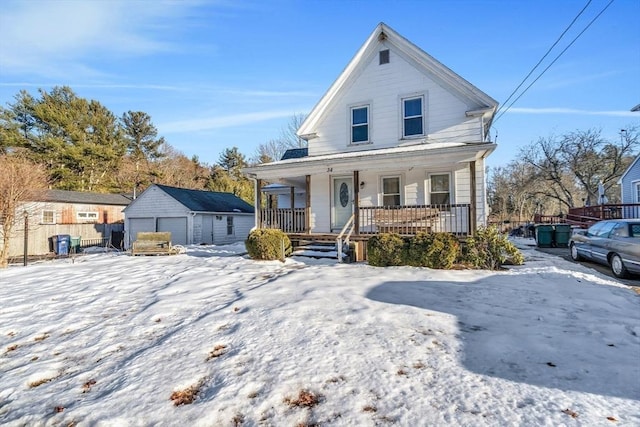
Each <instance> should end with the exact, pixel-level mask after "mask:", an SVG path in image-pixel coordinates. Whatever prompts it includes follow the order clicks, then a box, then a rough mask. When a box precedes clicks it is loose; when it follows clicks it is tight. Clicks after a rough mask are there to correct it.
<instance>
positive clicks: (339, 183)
mask: <svg viewBox="0 0 640 427" xmlns="http://www.w3.org/2000/svg"><path fill="white" fill-rule="evenodd" d="M331 205H332V206H331V211H332V214H333V215H332V217H333V218H332V221H331V230H332V231H340V230H341V229H342V227H344V225H345V224H346V223H347V221H348V220H349V218H350V217H351V214H352V213H353V178H347V177H345V178H334V179H333V197H332V200H331Z"/></svg>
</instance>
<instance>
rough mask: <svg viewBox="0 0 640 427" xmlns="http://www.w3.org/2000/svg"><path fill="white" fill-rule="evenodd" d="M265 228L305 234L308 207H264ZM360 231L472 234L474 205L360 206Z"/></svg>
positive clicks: (261, 212)
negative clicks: (472, 206) (472, 209)
mask: <svg viewBox="0 0 640 427" xmlns="http://www.w3.org/2000/svg"><path fill="white" fill-rule="evenodd" d="M260 215H261V217H260V218H261V227H262V228H277V229H280V230H282V231H284V232H285V233H304V232H305V224H306V221H305V219H306V209H305V208H295V209H287V208H284V209H266V208H265V209H261V210H260ZM358 219H359V231H360V234H378V233H398V234H416V233H419V232H421V231H424V232H448V233H454V234H457V235H461V236H468V235H470V234H471V232H472V230H471V206H470V205H469V204H455V205H405V206H366V207H362V206H361V207H360V208H359V209H358Z"/></svg>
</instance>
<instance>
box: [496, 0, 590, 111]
mask: <svg viewBox="0 0 640 427" xmlns="http://www.w3.org/2000/svg"><path fill="white" fill-rule="evenodd" d="M591 1H592V0H589V1H588V2H587V4H586V5H585V6H584V7H583V8H582V10H581V11H580V12H579V13H578V14H577V15H576V17H575V18H573V21H571V23H570V24H569V26H568V27H567V28H565V30H564V31H563V32H562V34H560V36H559V37H558V38H557V39H556V41H555V42H554V43H553V44H552V45H551V47H550V48H549V49H548V50H547V52H546V53H545V54H544V55H543V56H542V58H540V60H539V61H538V63H537V64H536V65H534V67H533V68H532V69H531V71H529V74H527V76H526V77H525V78H524V79H522V81H521V82H520V84H519V85H518V87H517V88H515V89H514V90H513V92H511V95H509V97H508V98H507V99H506V100H505V101H504V102H503V103H502V105H501V106H500V108H498V111H496V114H498V113H500V111H501V110H502V109H503V108H504V106H505V105H507V102H509V100H511V98H512V97H513V95H515V94H516V92H517V91H518V89H520V88H521V87H522V85H523V84H524V82H526V81H527V79H528V78H529V76H531V74H533V72H534V71H535V70H536V68H538V65H540V64H541V63H542V61H544V59H545V58H546V57H547V56H548V55H549V54H550V53H551V51H552V50H553V48H554V47H556V45H557V44H558V43H559V42H560V40H561V39H562V37H564V35H565V34H566V33H567V31H569V29H570V28H571V27H572V26H573V24H575V23H576V21H577V20H578V18H579V17H580V15H582V13H583V12H584V11H585V10H586V9H587V7H589V5H590V4H591Z"/></svg>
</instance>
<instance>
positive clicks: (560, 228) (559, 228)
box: [553, 224, 571, 248]
mask: <svg viewBox="0 0 640 427" xmlns="http://www.w3.org/2000/svg"><path fill="white" fill-rule="evenodd" d="M553 227H554V228H555V232H554V233H553V234H554V239H553V240H554V241H555V242H556V247H557V248H566V247H568V246H569V237H571V226H570V225H569V224H555V225H554V226H553Z"/></svg>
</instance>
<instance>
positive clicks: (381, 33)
mask: <svg viewBox="0 0 640 427" xmlns="http://www.w3.org/2000/svg"><path fill="white" fill-rule="evenodd" d="M381 45H383V46H385V48H388V46H392V47H394V48H395V49H397V50H398V51H399V52H401V53H403V54H404V55H405V56H406V57H407V58H408V59H409V60H411V61H412V62H413V63H414V64H415V66H416V67H417V68H418V69H421V70H422V71H423V72H425V73H427V74H429V75H430V76H431V77H432V78H433V79H434V80H435V81H437V82H439V83H440V84H441V85H442V86H445V87H447V88H448V89H449V90H450V91H451V92H457V93H458V94H460V95H461V96H462V97H464V98H467V99H470V100H472V101H473V102H475V103H476V104H478V105H480V106H482V107H481V108H479V109H475V111H474V112H469V113H474V114H475V113H485V112H487V111H484V110H485V109H487V110H489V112H490V113H491V117H490V118H489V123H488V124H487V126H489V125H490V121H491V119H492V117H493V113H494V112H495V109H496V108H497V106H498V101H496V100H495V99H493V98H491V97H490V96H489V95H487V94H486V93H484V92H482V91H481V90H480V89H478V88H477V87H475V86H474V85H472V84H471V83H469V82H468V81H466V80H465V79H463V78H462V77H460V76H459V75H458V74H456V73H455V72H453V71H452V70H451V69H450V68H448V67H446V66H445V65H444V64H442V63H441V62H439V61H438V60H436V59H435V58H434V57H432V56H431V55H429V54H428V53H426V52H425V51H423V50H422V49H420V48H419V47H418V46H416V45H415V44H413V43H411V42H410V41H409V40H407V39H405V38H404V37H402V36H401V35H400V34H398V33H397V32H395V31H394V30H393V29H392V28H390V27H389V26H388V25H386V24H385V23H383V22H381V23H379V24H378V25H377V26H376V28H375V30H373V32H372V33H371V35H370V36H369V38H367V40H366V41H365V43H364V44H363V45H362V47H361V48H360V50H358V52H357V53H356V54H355V56H354V57H353V59H351V62H349V64H348V65H347V67H346V68H345V69H344V70H343V71H342V73H341V74H340V76H339V77H338V78H337V79H336V81H335V82H333V84H332V85H331V87H330V88H329V90H328V91H327V92H326V93H325V94H324V96H323V97H322V98H321V99H320V101H319V102H318V103H317V104H316V105H315V107H313V110H311V113H309V115H308V116H307V118H306V119H305V121H304V122H303V123H302V125H301V126H300V128H299V129H298V132H297V134H298V136H299V137H301V138H303V139H310V138H311V137H312V136H313V134H314V131H315V127H316V125H317V124H318V122H319V121H320V119H321V118H322V117H323V115H324V113H325V111H326V110H327V108H328V106H329V105H330V104H331V102H332V101H333V100H334V99H336V97H337V96H338V95H339V94H340V93H341V92H342V91H343V90H344V89H345V87H346V86H347V83H348V82H349V81H350V79H351V78H352V76H354V75H356V74H358V72H359V71H360V70H362V69H364V67H365V66H366V65H367V63H366V61H367V59H368V58H369V57H370V55H371V54H372V53H373V52H377V51H378V50H379V47H380V46H381Z"/></svg>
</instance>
